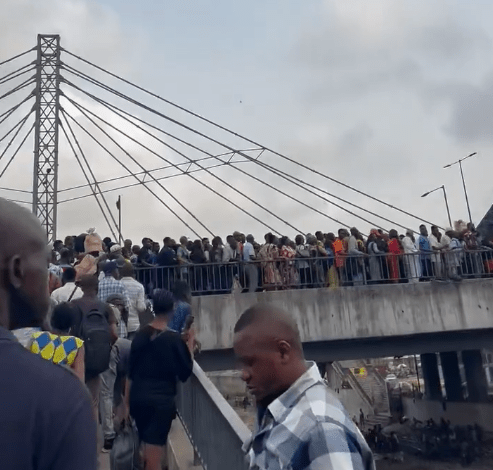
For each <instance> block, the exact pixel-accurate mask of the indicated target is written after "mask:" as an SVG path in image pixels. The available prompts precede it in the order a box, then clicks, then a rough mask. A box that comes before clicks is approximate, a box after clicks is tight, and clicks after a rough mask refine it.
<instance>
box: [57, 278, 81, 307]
mask: <svg viewBox="0 0 493 470" xmlns="http://www.w3.org/2000/svg"><path fill="white" fill-rule="evenodd" d="M74 289H75V282H67V283H66V284H65V285H64V286H62V287H59V288H58V289H55V290H54V291H53V292H52V293H51V298H52V299H53V301H54V302H55V303H56V304H57V305H58V304H60V303H62V302H68V299H69V298H70V296H71V295H72V292H74ZM82 295H83V294H82V290H80V288H79V287H77V289H75V292H74V295H73V296H72V299H70V300H75V299H80V298H81V297H82Z"/></svg>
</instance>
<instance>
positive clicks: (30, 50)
mask: <svg viewBox="0 0 493 470" xmlns="http://www.w3.org/2000/svg"><path fill="white" fill-rule="evenodd" d="M35 50H36V47H33V48H32V49H29V50H27V51H24V52H22V53H20V54H17V55H15V56H14V57H11V58H10V59H7V60H4V61H2V62H0V66H2V65H4V64H7V63H9V62H12V61H13V60H15V59H18V58H19V57H22V56H24V55H26V54H29V53H30V52H33V51H35Z"/></svg>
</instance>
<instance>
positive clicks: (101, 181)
mask: <svg viewBox="0 0 493 470" xmlns="http://www.w3.org/2000/svg"><path fill="white" fill-rule="evenodd" d="M228 154H231V152H228ZM223 155H224V154H220V155H215V156H213V157H204V158H199V159H197V160H194V163H195V161H197V162H200V161H205V160H212V159H214V158H217V157H221V156H223ZM245 161H246V160H244V161H243V162H235V163H244V162H245ZM194 163H190V162H182V163H176V166H183V165H188V166H189V167H190V165H193V164H194ZM224 165H228V163H227V162H224V163H223V164H218V165H211V166H209V167H207V168H216V167H218V166H224ZM173 167H174V166H173V165H165V166H160V167H158V168H154V169H152V170H145V171H137V172H136V173H134V175H139V176H140V175H145V174H147V173H155V172H157V171H163V170H168V169H170V168H173ZM185 171H186V172H187V173H192V172H195V171H202V169H201V168H199V169H197V170H185ZM180 175H183V173H179V174H177V175H168V176H163V177H158V178H156V179H157V180H158V181H161V180H163V179H167V178H173V177H175V176H180ZM131 176H132V175H123V176H115V177H114V178H108V179H105V180H99V184H105V183H111V182H113V181H118V180H122V179H126V178H130V177H131ZM131 186H133V184H132V185H131ZM81 188H87V184H79V185H78V186H71V187H70V188H64V189H60V190H59V191H58V192H59V193H64V192H67V191H72V190H74V189H81Z"/></svg>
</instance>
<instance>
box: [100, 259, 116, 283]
mask: <svg viewBox="0 0 493 470" xmlns="http://www.w3.org/2000/svg"><path fill="white" fill-rule="evenodd" d="M103 271H104V274H105V275H106V276H113V277H114V278H115V279H118V277H119V272H118V266H117V264H116V261H108V262H106V263H104V265H103Z"/></svg>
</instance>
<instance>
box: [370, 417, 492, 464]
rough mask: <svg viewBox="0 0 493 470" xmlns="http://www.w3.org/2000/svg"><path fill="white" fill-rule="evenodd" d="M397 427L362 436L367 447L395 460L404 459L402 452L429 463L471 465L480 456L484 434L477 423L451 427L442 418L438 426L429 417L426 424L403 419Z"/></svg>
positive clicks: (378, 427)
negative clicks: (452, 461) (444, 462)
mask: <svg viewBox="0 0 493 470" xmlns="http://www.w3.org/2000/svg"><path fill="white" fill-rule="evenodd" d="M401 424H402V425H401V427H400V429H397V431H395V430H392V431H390V432H386V428H382V426H381V425H379V424H376V425H374V426H372V427H369V428H368V429H365V430H364V436H365V439H366V441H367V442H368V444H369V446H370V448H371V449H372V450H373V451H374V452H376V453H379V454H390V455H391V456H393V457H392V458H394V459H397V458H398V459H399V460H403V459H405V456H404V455H405V454H404V451H406V453H409V454H413V455H420V456H422V457H424V458H426V459H430V460H456V461H460V462H461V464H462V465H463V466H468V465H470V464H472V463H473V462H475V461H477V460H479V459H480V458H481V457H482V455H483V454H484V450H485V449H484V444H485V439H484V432H483V429H482V428H481V426H479V425H478V424H474V425H467V426H461V425H453V424H451V422H450V421H449V420H445V419H443V418H441V419H440V422H439V423H436V422H435V420H434V419H433V418H430V419H428V420H427V421H426V422H422V421H419V420H417V419H416V418H413V420H412V421H409V420H408V419H407V418H403V420H402V423H401ZM390 427H392V426H390ZM393 428H395V425H394V426H393Z"/></svg>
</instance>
